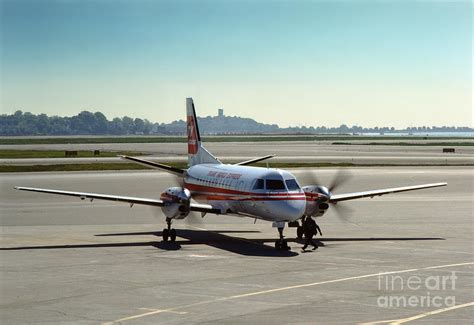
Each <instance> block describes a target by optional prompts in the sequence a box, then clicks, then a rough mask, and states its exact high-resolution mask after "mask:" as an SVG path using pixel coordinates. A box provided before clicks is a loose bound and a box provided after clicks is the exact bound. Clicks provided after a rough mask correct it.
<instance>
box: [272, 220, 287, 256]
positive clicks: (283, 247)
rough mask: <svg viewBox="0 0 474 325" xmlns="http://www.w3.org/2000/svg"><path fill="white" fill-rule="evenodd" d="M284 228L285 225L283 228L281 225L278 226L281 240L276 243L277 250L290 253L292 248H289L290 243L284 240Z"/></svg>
mask: <svg viewBox="0 0 474 325" xmlns="http://www.w3.org/2000/svg"><path fill="white" fill-rule="evenodd" d="M284 227H285V224H284V223H283V226H281V225H280V224H279V225H278V234H279V236H280V239H278V240H277V241H275V248H276V249H277V250H280V251H289V250H290V249H291V248H290V246H288V242H287V241H286V239H284V238H285V237H284V236H283V229H284Z"/></svg>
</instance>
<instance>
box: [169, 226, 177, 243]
mask: <svg viewBox="0 0 474 325" xmlns="http://www.w3.org/2000/svg"><path fill="white" fill-rule="evenodd" d="M170 241H172V242H175V241H176V230H174V229H171V230H170Z"/></svg>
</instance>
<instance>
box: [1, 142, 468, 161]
mask: <svg viewBox="0 0 474 325" xmlns="http://www.w3.org/2000/svg"><path fill="white" fill-rule="evenodd" d="M447 141H448V140H447ZM463 141H464V142H469V143H472V142H473V141H474V140H463ZM332 142H334V141H283V142H254V143H249V142H213V143H205V146H206V148H207V149H208V150H209V151H210V152H212V153H213V154H214V155H215V156H216V157H218V158H220V159H222V160H223V161H242V160H246V159H251V158H255V157H259V156H263V155H271V154H277V157H275V158H272V159H271V160H269V161H268V162H269V163H270V164H271V162H272V161H275V162H284V163H351V164H356V165H357V164H391V165H417V164H430V165H467V164H469V165H473V164H474V146H473V145H462V146H450V145H447V146H443V145H439V146H432V145H427V146H413V144H414V143H416V142H417V140H406V141H402V142H406V143H409V144H411V145H389V143H390V142H391V141H390V140H383V141H382V140H379V141H378V142H379V143H384V144H383V145H364V144H360V141H345V142H350V143H352V144H348V145H333V144H331V143H332ZM365 142H367V141H365ZM369 142H373V141H369ZM436 142H441V141H436ZM186 146H187V145H186V144H185V143H104V144H37V145H14V146H12V145H0V150H12V149H16V150H90V151H93V150H102V151H136V152H143V153H147V154H149V155H150V156H151V157H153V159H156V160H158V161H161V162H167V161H183V162H184V161H186V159H187V154H186V153H187V147H186ZM445 147H448V148H454V149H455V153H443V148H445ZM243 153H244V154H243ZM119 161H121V160H120V159H119V158H116V157H109V158H50V159H46V158H39V159H0V165H8V164H15V165H18V164H28V165H33V164H54V163H55V164H70V163H87V162H119Z"/></svg>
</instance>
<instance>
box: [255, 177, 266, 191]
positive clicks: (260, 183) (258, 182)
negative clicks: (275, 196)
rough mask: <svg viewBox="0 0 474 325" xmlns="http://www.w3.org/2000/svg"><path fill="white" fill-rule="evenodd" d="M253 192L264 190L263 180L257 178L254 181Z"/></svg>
mask: <svg viewBox="0 0 474 325" xmlns="http://www.w3.org/2000/svg"><path fill="white" fill-rule="evenodd" d="M253 189H254V190H263V189H265V184H264V182H263V179H261V178H259V179H257V180H256V181H255V184H254V186H253Z"/></svg>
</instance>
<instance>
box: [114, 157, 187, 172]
mask: <svg viewBox="0 0 474 325" xmlns="http://www.w3.org/2000/svg"><path fill="white" fill-rule="evenodd" d="M119 157H120V158H121V159H125V160H130V161H133V162H135V163H137V164H140V165H144V166H147V167H151V168H156V169H161V170H164V171H166V172H168V173H171V174H175V175H177V176H182V175H183V174H184V170H183V169H180V168H176V167H172V166H168V165H163V164H160V163H157V162H154V161H149V160H145V159H140V158H135V157H130V156H119Z"/></svg>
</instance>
